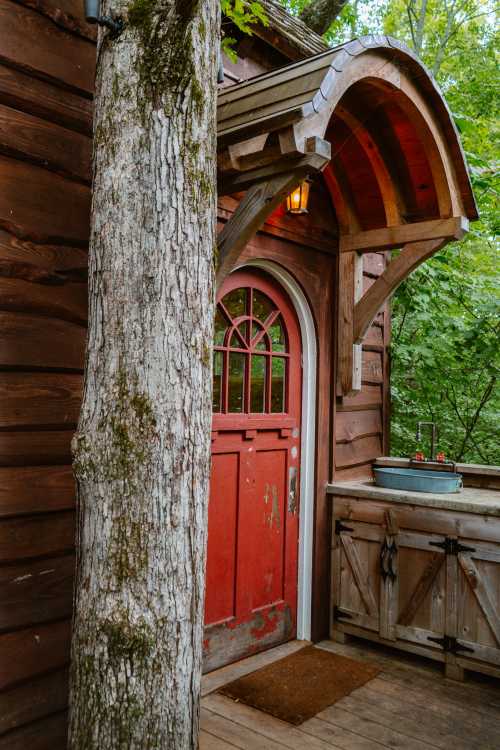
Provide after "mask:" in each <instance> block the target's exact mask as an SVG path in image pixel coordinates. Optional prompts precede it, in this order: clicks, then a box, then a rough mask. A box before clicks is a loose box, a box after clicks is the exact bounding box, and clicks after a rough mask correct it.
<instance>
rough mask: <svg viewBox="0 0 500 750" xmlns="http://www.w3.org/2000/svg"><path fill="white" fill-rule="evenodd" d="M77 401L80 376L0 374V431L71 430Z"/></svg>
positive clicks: (77, 409) (77, 408) (77, 404)
mask: <svg viewBox="0 0 500 750" xmlns="http://www.w3.org/2000/svg"><path fill="white" fill-rule="evenodd" d="M81 397H82V376H81V375H76V374H75V375H73V374H69V373H44V372H35V373H25V372H1V373H0V427H3V428H9V429H13V430H15V429H16V428H19V427H33V426H38V427H40V426H44V427H50V426H54V427H61V426H63V427H72V426H74V425H76V423H77V421H78V415H79V412H80V404H81Z"/></svg>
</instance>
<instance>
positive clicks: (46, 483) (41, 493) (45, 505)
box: [0, 433, 75, 517]
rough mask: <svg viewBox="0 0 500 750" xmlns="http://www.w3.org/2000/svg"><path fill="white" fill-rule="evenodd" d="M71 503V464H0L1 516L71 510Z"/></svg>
mask: <svg viewBox="0 0 500 750" xmlns="http://www.w3.org/2000/svg"><path fill="white" fill-rule="evenodd" d="M46 434H49V435H50V433H46ZM74 505H75V480H74V477H73V471H72V468H71V466H26V467H25V466H22V467H21V466H16V467H15V468H0V517H6V516H13V515H26V514H32V513H47V512H50V511H56V510H71V509H72V508H74Z"/></svg>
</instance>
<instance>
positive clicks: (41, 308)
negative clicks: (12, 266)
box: [0, 277, 87, 326]
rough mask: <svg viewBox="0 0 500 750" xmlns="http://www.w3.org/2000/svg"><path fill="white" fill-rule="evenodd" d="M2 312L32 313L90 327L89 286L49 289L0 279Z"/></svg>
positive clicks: (50, 287) (76, 285) (20, 281)
mask: <svg viewBox="0 0 500 750" xmlns="http://www.w3.org/2000/svg"><path fill="white" fill-rule="evenodd" d="M0 310H5V311H8V310H10V311H12V312H20V313H33V314H35V315H42V316H48V317H52V318H61V320H68V321H69V322H73V323H77V324H79V325H82V326H86V325H87V285H86V284H65V285H64V286H47V285H43V284H34V283H31V282H29V281H25V280H23V279H11V278H5V277H0Z"/></svg>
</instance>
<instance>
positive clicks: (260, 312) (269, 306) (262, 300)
mask: <svg viewBox="0 0 500 750" xmlns="http://www.w3.org/2000/svg"><path fill="white" fill-rule="evenodd" d="M274 309H275V307H274V305H273V303H272V302H271V300H270V299H269V297H267V296H266V295H265V294H263V293H262V292H259V291H258V290H257V289H254V290H253V298H252V311H253V316H254V318H257V319H258V320H261V321H262V322H263V323H264V322H265V321H266V320H267V319H268V317H269V315H270V314H271V313H272V311H273V310H274Z"/></svg>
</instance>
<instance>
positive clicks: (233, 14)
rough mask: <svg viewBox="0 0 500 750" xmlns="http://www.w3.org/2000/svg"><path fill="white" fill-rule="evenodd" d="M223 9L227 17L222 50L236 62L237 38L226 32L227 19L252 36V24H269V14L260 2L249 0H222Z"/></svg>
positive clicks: (223, 27)
mask: <svg viewBox="0 0 500 750" xmlns="http://www.w3.org/2000/svg"><path fill="white" fill-rule="evenodd" d="M221 10H222V15H223V17H224V19H225V20H223V22H222V42H221V44H222V51H223V52H224V53H225V54H226V55H227V56H228V57H229V59H230V60H232V61H233V62H236V59H237V56H236V52H235V51H234V44H235V43H236V39H235V38H234V37H232V36H229V35H227V34H226V30H225V26H227V21H230V22H232V23H233V24H234V25H235V26H236V27H237V28H238V29H239V30H240V31H242V32H243V33H244V34H248V35H250V36H251V35H252V26H254V25H255V24H256V23H261V24H263V25H264V26H267V25H268V20H267V16H266V14H265V11H264V8H263V7H262V5H261V4H260V3H258V2H248V1H247V0H221Z"/></svg>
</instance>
